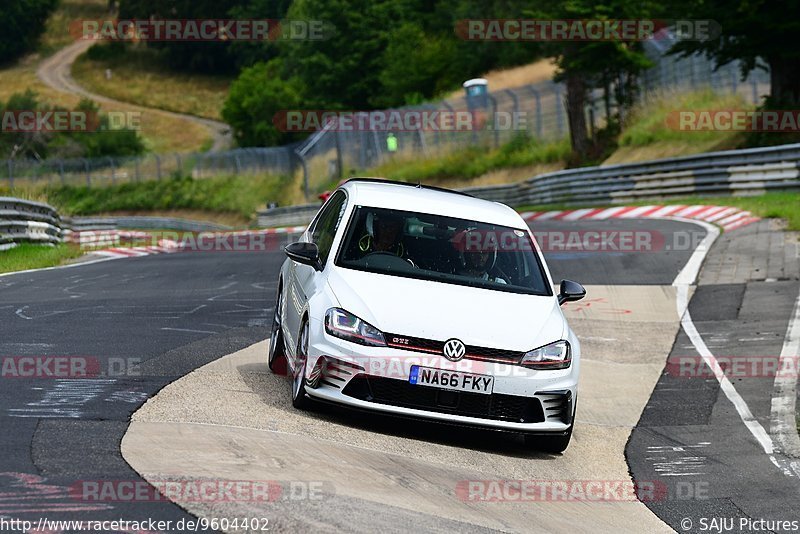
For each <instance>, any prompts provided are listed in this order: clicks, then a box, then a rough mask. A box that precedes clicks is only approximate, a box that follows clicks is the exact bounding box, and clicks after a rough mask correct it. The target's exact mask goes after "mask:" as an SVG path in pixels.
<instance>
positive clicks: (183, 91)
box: [72, 45, 231, 120]
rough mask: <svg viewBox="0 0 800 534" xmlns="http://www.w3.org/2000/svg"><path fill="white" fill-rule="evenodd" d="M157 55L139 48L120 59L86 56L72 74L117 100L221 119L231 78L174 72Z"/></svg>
mask: <svg viewBox="0 0 800 534" xmlns="http://www.w3.org/2000/svg"><path fill="white" fill-rule="evenodd" d="M101 46H102V45H101ZM153 56H154V54H152V53H148V51H145V50H136V49H131V50H129V51H128V52H127V53H126V54H125V55H124V56H122V57H121V58H120V60H103V61H93V60H91V59H89V58H87V57H86V55H83V56H81V57H80V58H78V60H77V61H76V62H75V64H74V65H73V66H72V76H73V77H74V78H75V79H76V80H77V81H78V82H79V83H80V84H81V85H83V86H84V87H86V88H87V89H89V90H90V91H92V92H94V93H98V94H101V95H105V96H107V97H109V98H113V99H115V100H120V101H123V102H130V103H131V104H136V105H139V106H144V107H150V108H157V109H165V110H168V111H175V112H178V113H188V114H190V115H197V116H199V117H206V118H209V119H214V120H220V111H221V110H222V106H223V104H224V103H225V98H226V97H227V95H228V88H229V87H230V83H231V80H230V79H229V78H224V77H217V76H204V75H200V74H182V73H176V72H170V71H168V70H166V69H164V68H162V67H160V66H158V63H157V61H156V60H155V58H154V57H153ZM106 69H108V70H110V72H111V79H108V78H107V77H106Z"/></svg>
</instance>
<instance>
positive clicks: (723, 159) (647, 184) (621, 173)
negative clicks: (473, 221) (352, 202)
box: [258, 144, 800, 227]
mask: <svg viewBox="0 0 800 534" xmlns="http://www.w3.org/2000/svg"><path fill="white" fill-rule="evenodd" d="M784 189H800V144H793V145H782V146H777V147H767V148H752V149H745V150H729V151H724V152H709V153H707V154H700V155H696V156H683V157H677V158H669V159H661V160H654V161H647V162H642V163H626V164H622V165H607V166H599V167H584V168H581V169H570V170H566V171H558V172H552V173H547V174H540V175H538V176H534V177H533V178H530V179H528V180H525V181H523V182H520V183H516V184H507V185H496V186H487V187H470V188H466V189H464V190H463V191H465V192H467V193H470V194H471V195H474V196H476V197H478V198H483V199H486V200H492V201H495V202H502V203H503V204H508V205H510V206H523V205H542V204H567V205H581V204H598V203H608V204H617V203H626V202H635V201H637V200H644V199H659V198H669V197H676V196H695V195H697V196H703V195H704V196H709V195H721V196H724V195H731V194H738V195H748V194H750V195H753V194H760V193H764V192H766V191H773V190H784ZM319 207H320V205H319V204H304V205H301V206H287V207H282V208H274V209H271V210H264V211H260V212H259V213H258V224H259V226H261V227H270V226H287V225H292V224H308V223H309V222H310V221H311V219H312V218H313V217H314V214H315V213H316V212H317V210H319Z"/></svg>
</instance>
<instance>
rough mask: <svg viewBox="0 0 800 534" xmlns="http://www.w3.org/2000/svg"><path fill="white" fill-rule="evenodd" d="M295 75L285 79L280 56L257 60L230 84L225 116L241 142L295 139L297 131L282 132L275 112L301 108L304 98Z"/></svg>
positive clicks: (262, 143) (263, 143) (266, 143)
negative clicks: (263, 61) (265, 60)
mask: <svg viewBox="0 0 800 534" xmlns="http://www.w3.org/2000/svg"><path fill="white" fill-rule="evenodd" d="M299 87H300V83H299V81H298V80H297V79H296V78H290V79H288V80H286V81H284V79H283V64H282V61H281V60H280V59H273V60H271V61H269V62H268V63H257V64H256V65H253V66H252V67H248V68H246V69H244V70H243V71H242V73H241V74H240V75H239V78H237V79H236V81H235V82H233V84H231V88H230V91H229V93H228V99H227V100H226V101H225V105H224V107H223V108H222V118H223V119H224V120H225V122H227V123H228V124H230V125H231V127H232V128H233V131H234V138H235V139H236V142H237V144H239V146H271V145H279V144H283V143H288V142H291V141H294V140H296V139H297V138H298V134H296V133H290V132H283V131H281V130H280V129H279V128H278V127H276V124H275V122H274V119H275V116H276V114H279V113H280V112H285V111H287V110H293V109H298V108H299V106H300V102H301V101H302V98H301V93H300V90H299Z"/></svg>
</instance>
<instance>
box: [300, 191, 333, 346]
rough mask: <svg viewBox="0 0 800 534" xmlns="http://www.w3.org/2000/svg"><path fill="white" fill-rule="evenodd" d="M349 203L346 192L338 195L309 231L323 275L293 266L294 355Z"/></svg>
mask: <svg viewBox="0 0 800 534" xmlns="http://www.w3.org/2000/svg"><path fill="white" fill-rule="evenodd" d="M346 201H347V195H346V194H345V192H344V191H342V190H339V191H336V192H335V193H334V194H333V195H331V197H330V198H329V199H328V202H326V203H325V206H323V208H322V210H320V212H319V214H318V215H317V217H316V218H315V219H314V221H313V222H312V224H311V226H310V227H309V231H308V234H307V235H308V240H309V241H310V242H312V243H314V244H316V245H317V248H318V249H319V256H320V261H321V262H322V265H323V271H322V272H321V271H317V270H316V269H314V268H313V267H311V266H310V265H303V264H300V263H297V262H292V265H290V266H289V273H290V281H289V284H288V287H287V289H288V291H287V297H288V300H287V302H286V308H287V311H288V313H287V316H291V318H290V319H289V322H290V324H288V325H287V329H289V330H290V331H291V334H292V336H291V337H292V339H291V340H288V342H289V343H291V351H292V354H294V350H295V348H296V344H297V335H298V334H299V330H300V321H301V319H302V316H303V312H304V311H305V309H306V304H307V302H308V299H309V298H310V297H311V296H312V295H313V294H314V293H315V292H316V291H317V290H318V289H319V285H320V283H321V281H322V280H323V274H322V273H323V272H324V266H325V265H326V264H327V262H328V258H329V256H330V254H331V248H332V246H333V238H334V236H335V235H336V230H337V229H338V228H339V224H340V222H341V220H342V216H343V215H344V211H345V208H346Z"/></svg>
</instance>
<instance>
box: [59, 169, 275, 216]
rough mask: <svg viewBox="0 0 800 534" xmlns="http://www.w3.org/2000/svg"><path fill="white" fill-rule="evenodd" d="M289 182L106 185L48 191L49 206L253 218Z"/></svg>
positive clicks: (77, 211) (178, 180) (80, 211)
mask: <svg viewBox="0 0 800 534" xmlns="http://www.w3.org/2000/svg"><path fill="white" fill-rule="evenodd" d="M288 181H289V179H288V178H285V177H275V176H227V177H219V178H204V179H202V180H196V179H193V178H191V177H189V176H176V177H172V178H169V179H165V180H159V181H155V180H154V181H146V182H132V183H125V184H118V185H111V186H107V187H87V186H56V187H50V188H47V189H46V191H45V193H46V195H47V199H48V202H50V203H51V204H53V205H54V206H56V207H57V208H59V209H60V210H63V211H64V212H65V213H69V214H72V215H92V214H96V213H108V212H114V211H151V210H173V209H191V210H207V211H213V212H221V213H226V212H227V213H237V214H240V215H243V216H244V217H248V218H249V217H251V216H252V215H253V214H254V213H255V211H256V210H257V209H258V208H259V207H260V206H263V205H264V204H265V203H266V202H268V201H280V200H282V195H283V194H284V192H285V188H286V187H287V184H288Z"/></svg>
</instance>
